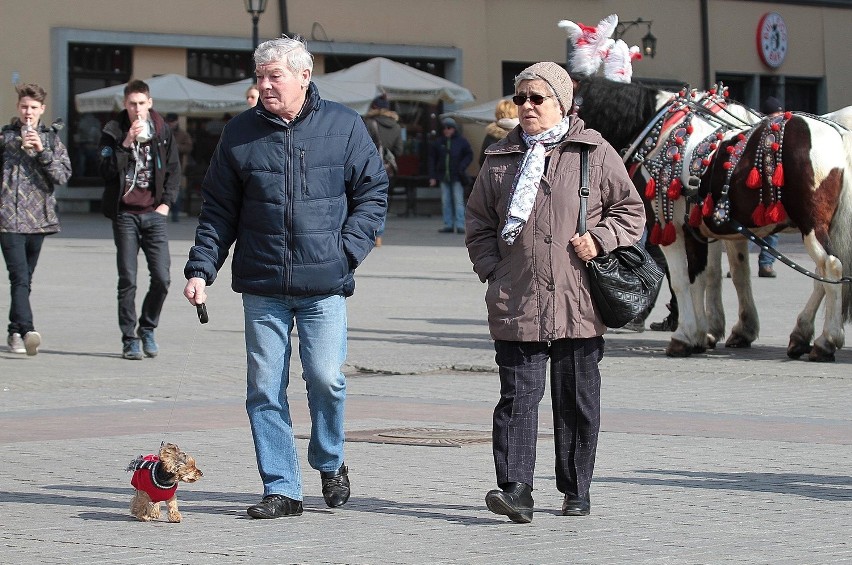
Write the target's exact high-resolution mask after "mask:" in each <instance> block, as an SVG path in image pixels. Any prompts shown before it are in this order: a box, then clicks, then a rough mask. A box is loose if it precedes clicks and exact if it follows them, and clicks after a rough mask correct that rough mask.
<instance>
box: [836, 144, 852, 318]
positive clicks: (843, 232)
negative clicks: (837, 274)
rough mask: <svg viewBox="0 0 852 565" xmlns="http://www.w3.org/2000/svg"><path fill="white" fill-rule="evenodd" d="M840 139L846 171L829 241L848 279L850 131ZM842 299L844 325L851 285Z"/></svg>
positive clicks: (851, 256) (851, 267)
mask: <svg viewBox="0 0 852 565" xmlns="http://www.w3.org/2000/svg"><path fill="white" fill-rule="evenodd" d="M841 138H842V140H843V150H844V152H845V154H846V170H845V171H843V187H842V188H841V190H840V198H839V199H838V200H839V201H838V203H837V211H836V212H835V215H834V218H833V220H832V223H831V224H832V225H831V240H832V243H833V244H834V248H835V251H836V252H837V254H838V258H839V259H840V261H841V263H842V264H843V276H845V277H849V276H852V131H846V132H843V133H841ZM842 297H843V299H842V300H843V301H842V316H843V322H844V323H846V322H849V321H850V320H852V284H850V283H843V292H842Z"/></svg>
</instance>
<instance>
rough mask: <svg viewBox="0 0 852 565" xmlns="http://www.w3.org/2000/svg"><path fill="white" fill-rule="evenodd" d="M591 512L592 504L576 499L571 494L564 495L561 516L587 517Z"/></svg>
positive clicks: (582, 499)
mask: <svg viewBox="0 0 852 565" xmlns="http://www.w3.org/2000/svg"><path fill="white" fill-rule="evenodd" d="M591 511H592V503H591V502H590V501H588V500H586V499H584V498H578V497H576V496H574V495H572V494H566V495H565V500H564V501H562V515H563V516H588V515H589V512H591Z"/></svg>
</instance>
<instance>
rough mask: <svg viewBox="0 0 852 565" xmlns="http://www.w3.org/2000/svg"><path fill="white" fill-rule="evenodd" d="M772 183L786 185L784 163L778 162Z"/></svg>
mask: <svg viewBox="0 0 852 565" xmlns="http://www.w3.org/2000/svg"><path fill="white" fill-rule="evenodd" d="M772 184H774V185H775V186H784V165H782V164H781V163H778V165H777V166H776V167H775V172H774V173H772Z"/></svg>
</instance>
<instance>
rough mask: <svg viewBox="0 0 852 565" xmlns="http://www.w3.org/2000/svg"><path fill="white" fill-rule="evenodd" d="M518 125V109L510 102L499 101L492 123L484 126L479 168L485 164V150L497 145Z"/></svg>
mask: <svg viewBox="0 0 852 565" xmlns="http://www.w3.org/2000/svg"><path fill="white" fill-rule="evenodd" d="M517 125H518V107H517V106H515V103H514V102H512V101H511V100H500V101H499V102H497V106H495V108H494V121H493V122H491V123H490V124H488V125H487V126H485V138H484V139H483V140H482V149H481V150H480V152H479V166H480V167H482V164H483V163H485V150H486V149H488V148H489V147H491V146H492V145H493V144H495V143H497V142H498V141H500V140H501V139H503V138H504V137H506V136H507V135H509V132H510V131H512V130H513V129H515V127H517Z"/></svg>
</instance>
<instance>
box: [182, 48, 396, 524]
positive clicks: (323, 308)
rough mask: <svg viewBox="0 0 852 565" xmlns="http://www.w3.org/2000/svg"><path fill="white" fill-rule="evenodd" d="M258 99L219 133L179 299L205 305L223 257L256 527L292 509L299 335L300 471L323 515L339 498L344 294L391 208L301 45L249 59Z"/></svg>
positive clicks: (371, 152)
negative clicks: (291, 395) (294, 358)
mask: <svg viewBox="0 0 852 565" xmlns="http://www.w3.org/2000/svg"><path fill="white" fill-rule="evenodd" d="M254 62H255V66H256V74H257V86H258V89H259V92H260V100H258V103H257V106H255V107H254V109H251V110H248V111H245V112H243V113H242V114H240V115H238V116H236V117H235V118H233V119H232V120H231V121H229V122H228V124H227V125H226V126H225V129H224V130H223V131H222V137H221V139H220V141H219V146H218V147H217V149H216V152H215V153H214V155H213V159H212V161H211V162H210V168H209V170H208V171H207V175H206V178H205V179H204V183H203V185H202V189H201V194H202V198H203V204H202V207H201V215H200V216H199V224H198V228H197V230H196V233H195V242H196V243H195V246H194V247H193V248H192V249H191V250H190V253H189V261H188V262H187V264H186V268H185V269H184V274H185V275H186V277H187V279H188V282H187V284H186V287H185V288H184V296H186V298H187V299H188V300H189V301H190V303H192V304H195V305H198V304H203V303H204V302H205V301H206V299H207V295H206V287H207V286H208V285H211V284H213V282H214V281H215V280H216V273H217V272H218V270H219V269H220V268H221V267H222V264H223V263H224V262H225V258H226V257H227V256H228V250H229V249H230V247H231V245H232V244H234V243H236V248H235V250H234V258H233V261H232V264H231V271H232V281H231V287H232V288H233V289H234V291H236V292H239V293H242V295H243V309H244V312H245V340H246V353H247V359H248V367H247V369H248V371H247V372H248V375H247V379H248V387H247V397H246V410H247V412H248V416H249V422H250V424H251V430H252V435H253V437H254V447H255V454H256V457H257V466H258V469H259V471H260V477H261V479H262V481H263V500H262V501H261V502H259V503H258V504H255V505H253V506H250V507H249V508H248V514H249V516H251V517H253V518H278V517H281V516H294V515H300V514H301V513H302V478H301V475H300V471H299V461H298V455H297V452H296V443H295V440H294V437H293V427H292V422H291V419H290V408H289V404H288V399H287V385H288V383H289V376H290V353H291V350H292V341H291V333H292V331H293V327H294V325H295V326H296V327H297V328H298V331H299V355H300V358H301V361H302V367H303V373H302V378H303V379H304V380H305V384H306V387H307V392H308V407H309V411H310V415H311V422H312V423H311V439H310V443H309V444H308V463H309V464H310V465H311V467H313V468H314V469H316V470H317V471H319V472H320V478H321V481H322V493H323V498H324V499H325V502H326V504H327V505H328V506H329V507H332V508H333V507H337V506H341V505H342V504H345V503H346V501H347V500H348V499H349V492H350V485H349V477H348V471H349V470H348V468H347V467H346V465H345V464H344V461H343V404H344V398H345V396H346V380H345V378H344V376H343V373H341V371H340V368H341V366H342V365H343V363H344V361H345V359H346V330H347V325H346V297H348V296H350V295H351V294H352V293H353V292H354V290H355V279H354V274H355V269H356V268H357V267H358V265H360V264H361V262H362V261H363V260H364V258H365V257H366V256H367V254H368V253H369V252H370V250H371V249H372V248H373V245H374V243H375V237H376V231H377V230H378V229H379V228H380V227H381V225H382V221H383V219H384V217H385V214H386V212H387V186H388V178H387V174H386V173H385V169H384V166H383V165H382V160H381V158H380V157H379V154H378V152H377V151H376V146H375V145H374V144H373V142H372V141H371V140H370V136H369V134H368V132H367V128H366V127H365V125H364V122H363V120H362V119H361V117H360V116H359V115H358V114H357V113H355V112H354V111H352V110H350V109H348V108H346V107H345V106H342V105H340V104H337V103H334V102H329V101H327V100H323V99H322V98H320V96H319V93H318V92H317V89H316V86H314V85H313V84H312V83H311V72H312V69H313V57H312V55H311V54H310V53H309V52H308V50H307V47H306V46H305V44H304V43H303V41H302V40H301V39H300V38H298V37H297V38H293V39H291V38H288V37H282V38H279V39H274V40H271V41H267V42H265V43H262V44H261V45H260V46H258V48H257V50H256V51H255V53H254Z"/></svg>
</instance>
